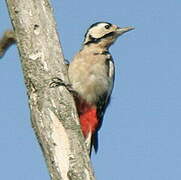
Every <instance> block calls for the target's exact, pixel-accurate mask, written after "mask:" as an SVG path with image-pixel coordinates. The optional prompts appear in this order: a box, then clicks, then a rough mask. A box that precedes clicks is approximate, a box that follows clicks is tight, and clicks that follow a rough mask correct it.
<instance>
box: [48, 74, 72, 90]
mask: <svg viewBox="0 0 181 180" xmlns="http://www.w3.org/2000/svg"><path fill="white" fill-rule="evenodd" d="M58 86H64V87H66V88H67V90H68V91H69V92H71V93H75V91H74V90H73V88H72V85H71V84H68V83H67V84H66V83H65V82H63V80H62V79H60V78H57V77H55V78H52V82H51V83H50V88H55V87H58Z"/></svg>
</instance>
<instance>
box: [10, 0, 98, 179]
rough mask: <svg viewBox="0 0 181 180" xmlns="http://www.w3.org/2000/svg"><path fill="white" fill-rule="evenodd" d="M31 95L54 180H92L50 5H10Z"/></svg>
mask: <svg viewBox="0 0 181 180" xmlns="http://www.w3.org/2000/svg"><path fill="white" fill-rule="evenodd" d="M6 2H7V5H8V9H9V13H10V17H11V20H12V24H13V27H14V31H15V34H16V38H17V45H18V48H19V52H20V56H21V62H22V68H23V73H24V77H25V83H26V87H27V91H28V96H29V106H30V110H31V120H32V126H33V128H34V130H35V133H36V136H37V138H38V141H39V143H40V145H41V148H42V151H43V154H44V157H45V159H46V163H47V166H48V169H49V172H50V176H51V179H52V180H94V179H95V178H94V175H93V170H92V168H91V162H90V159H89V155H88V152H87V149H86V146H85V144H84V138H83V135H82V132H81V130H80V125H79V119H78V116H77V113H76V108H75V105H74V101H73V98H72V96H71V95H70V93H69V92H68V91H67V90H66V89H65V88H64V87H55V88H50V87H49V85H50V83H51V79H52V78H53V77H59V78H61V79H62V80H64V81H65V82H68V78H67V68H66V66H65V63H64V58H63V55H62V51H61V46H60V43H59V39H58V35H57V32H56V25H55V21H54V18H53V15H52V9H51V6H50V4H49V1H48V0H6Z"/></svg>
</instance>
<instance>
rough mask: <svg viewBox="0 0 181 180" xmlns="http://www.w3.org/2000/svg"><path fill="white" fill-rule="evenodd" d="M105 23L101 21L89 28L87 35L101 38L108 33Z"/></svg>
mask: <svg viewBox="0 0 181 180" xmlns="http://www.w3.org/2000/svg"><path fill="white" fill-rule="evenodd" d="M106 25H107V24H106V23H101V24H98V25H97V26H95V27H93V28H91V29H90V30H89V32H88V36H89V35H91V36H92V37H93V38H101V37H102V36H104V35H105V34H107V33H108V31H107V30H106V29H105V26H106Z"/></svg>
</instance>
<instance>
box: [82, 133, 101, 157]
mask: <svg viewBox="0 0 181 180" xmlns="http://www.w3.org/2000/svg"><path fill="white" fill-rule="evenodd" d="M85 144H86V146H87V150H88V152H89V155H90V156H91V153H92V147H94V150H95V153H97V151H98V133H97V132H96V133H95V134H93V135H92V133H91V132H89V133H88V135H87V137H86V139H85Z"/></svg>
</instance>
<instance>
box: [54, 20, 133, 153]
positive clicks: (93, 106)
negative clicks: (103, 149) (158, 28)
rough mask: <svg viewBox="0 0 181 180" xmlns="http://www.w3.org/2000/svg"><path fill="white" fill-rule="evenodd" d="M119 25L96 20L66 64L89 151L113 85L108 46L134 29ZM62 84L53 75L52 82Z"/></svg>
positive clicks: (95, 140)
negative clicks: (77, 50)
mask: <svg viewBox="0 0 181 180" xmlns="http://www.w3.org/2000/svg"><path fill="white" fill-rule="evenodd" d="M133 29H134V28H133V27H124V28H120V27H118V26H116V25H113V24H111V23H108V22H97V23H95V24H93V25H91V26H90V27H89V29H88V30H87V32H86V34H85V37H84V41H83V46H82V48H81V50H80V51H79V52H78V53H77V54H76V55H75V56H74V58H73V60H72V62H71V63H70V64H69V67H68V76H69V80H70V85H69V86H67V87H69V88H68V89H70V86H71V91H72V92H74V93H73V95H74V99H75V103H76V107H77V111H78V115H79V118H80V125H81V129H82V132H83V135H84V137H85V143H86V145H87V148H88V151H89V152H90V154H91V150H92V146H94V149H95V151H96V152H97V150H98V131H99V129H100V127H101V125H102V121H103V116H104V113H105V110H106V108H107V106H108V104H109V102H110V96H111V93H112V89H113V85H114V76H115V67H114V62H113V59H112V56H111V54H110V52H109V47H110V46H111V45H112V44H113V43H114V42H115V41H116V39H117V38H118V37H119V36H120V35H122V34H124V33H125V32H128V31H130V30H133ZM57 85H65V84H64V83H62V81H61V79H58V78H54V79H53V83H51V86H52V87H54V86H57Z"/></svg>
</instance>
